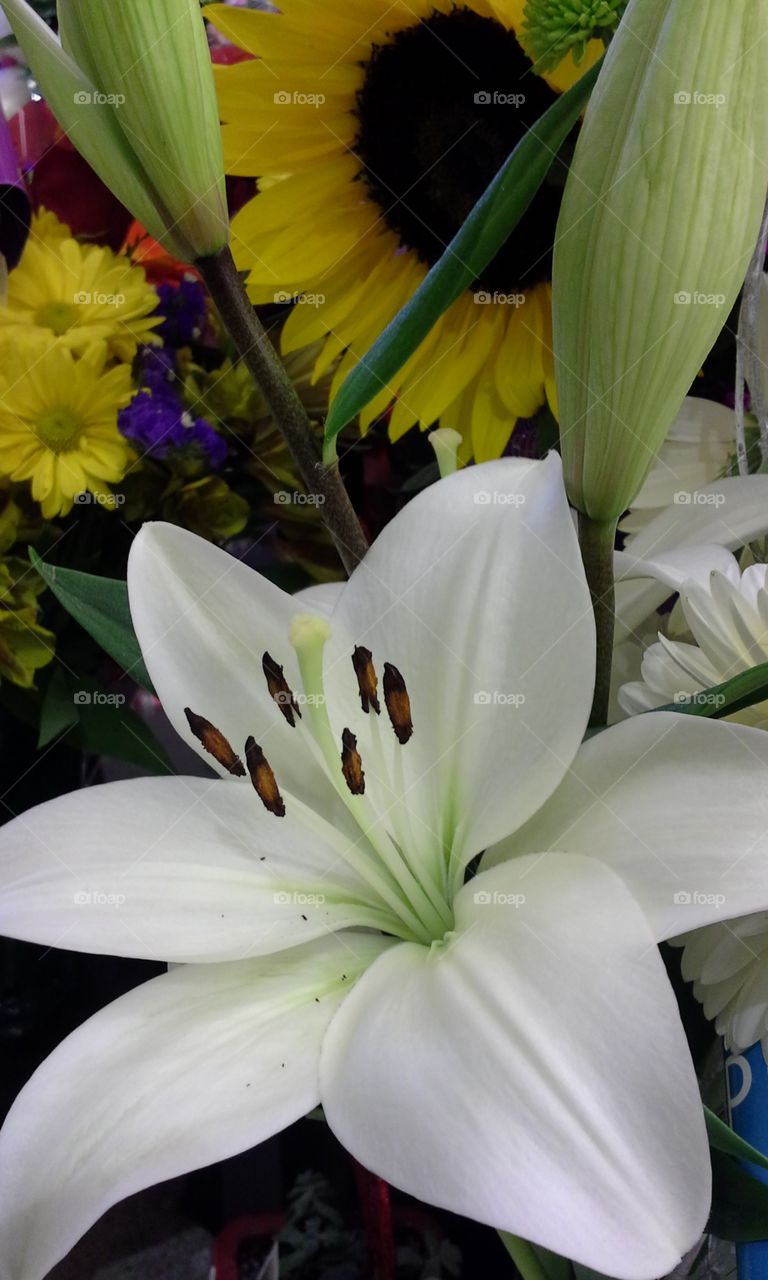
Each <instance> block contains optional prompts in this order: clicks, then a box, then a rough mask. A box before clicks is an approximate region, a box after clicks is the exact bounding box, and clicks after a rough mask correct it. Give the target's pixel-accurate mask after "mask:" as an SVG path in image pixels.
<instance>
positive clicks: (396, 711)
mask: <svg viewBox="0 0 768 1280" xmlns="http://www.w3.org/2000/svg"><path fill="white" fill-rule="evenodd" d="M384 701H385V703H386V705H387V711H388V712H389V718H390V720H391V721H392V728H393V729H394V731H395V737H396V738H397V740H398V742H399V743H400V745H401V747H402V746H405V744H406V742H407V741H408V739H409V738H410V736H411V734H412V733H413V720H412V719H411V700H410V698H409V697H408V690H407V689H406V687H405V681H404V679H403V677H402V676H401V675H400V672H399V671H398V669H397V667H393V666H392V663H391V662H385V663H384Z"/></svg>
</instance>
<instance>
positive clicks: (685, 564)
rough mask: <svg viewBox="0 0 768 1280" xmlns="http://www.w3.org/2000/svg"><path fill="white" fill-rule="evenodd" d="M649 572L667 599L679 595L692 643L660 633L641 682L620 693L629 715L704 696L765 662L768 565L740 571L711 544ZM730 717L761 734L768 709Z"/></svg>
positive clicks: (662, 561) (663, 562)
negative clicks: (664, 589) (667, 595)
mask: <svg viewBox="0 0 768 1280" xmlns="http://www.w3.org/2000/svg"><path fill="white" fill-rule="evenodd" d="M648 568H649V570H651V571H655V574H656V576H657V577H658V578H659V580H660V581H661V582H663V583H664V585H665V587H666V590H667V592H668V594H671V593H672V592H674V591H677V592H679V596H680V606H681V609H682V614H683V618H684V619H685V624H686V626H687V630H688V633H689V635H690V638H691V641H692V643H688V642H683V641H681V640H672V639H670V638H669V637H668V636H666V635H664V634H663V632H661V631H660V632H659V633H658V640H657V641H656V643H655V644H652V645H650V646H649V648H647V649H646V650H645V652H644V654H643V658H642V666H641V679H640V680H639V681H636V682H632V683H628V684H625V685H622V687H621V688H620V689H619V694H618V698H619V704H620V706H621V707H622V709H623V710H624V711H625V712H626V713H627V714H628V715H634V714H636V713H637V712H640V711H649V710H652V709H653V708H654V707H662V706H665V705H666V704H667V703H669V702H675V701H679V700H680V699H682V698H685V697H690V696H692V695H694V694H698V693H702V692H703V691H704V690H706V689H711V688H712V686H713V685H717V684H723V683H724V681H726V680H730V679H732V678H733V676H737V675H739V674H740V673H741V672H743V671H748V670H749V669H750V667H754V666H757V665H758V664H759V663H762V662H768V565H764V564H752V565H750V566H749V567H748V568H747V569H745V570H744V572H743V573H742V571H741V569H740V568H739V563H738V561H737V560H736V558H735V556H733V555H731V553H730V552H729V551H726V550H725V549H724V548H723V547H718V546H712V547H696V548H690V549H688V550H687V551H686V552H684V553H680V552H678V554H677V555H676V556H675V555H667V556H659V557H658V559H657V560H656V561H652V562H650V563H649V565H648ZM730 718H731V719H733V720H736V721H738V722H739V723H741V724H749V725H754V726H755V727H756V728H762V729H764V728H766V727H768V705H767V704H766V703H764V702H763V703H758V704H757V705H755V706H753V707H747V708H746V709H745V710H744V711H739V712H737V713H736V714H735V715H734V716H733V717H730Z"/></svg>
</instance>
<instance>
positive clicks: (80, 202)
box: [9, 101, 131, 251]
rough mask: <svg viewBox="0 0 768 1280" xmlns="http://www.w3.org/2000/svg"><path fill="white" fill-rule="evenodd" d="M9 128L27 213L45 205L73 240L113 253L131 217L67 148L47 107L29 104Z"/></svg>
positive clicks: (119, 243) (85, 164)
mask: <svg viewBox="0 0 768 1280" xmlns="http://www.w3.org/2000/svg"><path fill="white" fill-rule="evenodd" d="M9 124H10V128H11V136H12V137H13V142H14V146H15V148H16V154H17V155H18V157H19V161H20V163H21V168H22V170H23V172H24V173H25V174H26V175H27V190H28V192H29V197H30V199H31V201H32V207H33V208H34V209H39V208H40V206H41V205H44V206H45V208H46V209H50V211H51V213H55V214H56V217H57V218H60V219H61V221H62V222H66V224H67V226H68V227H69V228H70V230H71V231H72V234H73V235H74V236H77V237H78V238H79V239H82V240H92V241H98V243H99V244H108V245H109V247H110V248H111V249H114V250H115V251H117V250H118V249H119V248H120V245H121V243H122V240H123V236H124V235H125V232H126V229H127V227H128V225H129V223H130V221H131V215H130V213H129V212H128V210H127V209H126V208H125V207H124V206H123V205H122V204H121V203H120V201H119V200H116V199H115V197H114V196H113V195H112V192H111V191H110V190H109V188H108V187H105V186H104V183H103V182H102V181H101V178H99V177H97V175H96V174H95V173H94V171H93V169H92V168H91V166H90V165H89V164H88V162H87V161H86V160H84V159H83V157H82V156H81V155H80V154H79V152H77V151H76V150H75V148H74V147H73V146H72V143H71V142H70V141H69V138H68V137H67V135H66V134H65V133H64V132H63V130H62V129H61V128H60V127H59V125H58V124H57V122H56V119H55V117H54V115H53V112H52V111H51V109H50V107H49V106H48V104H47V103H46V102H42V101H37V102H28V103H27V104H26V106H24V107H22V109H21V111H18V112H17V113H16V115H15V116H14V117H13V119H12V120H11V121H9Z"/></svg>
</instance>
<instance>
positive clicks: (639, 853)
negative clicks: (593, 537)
mask: <svg viewBox="0 0 768 1280" xmlns="http://www.w3.org/2000/svg"><path fill="white" fill-rule="evenodd" d="M129 592H130V599H131V608H132V614H133V619H134V623H135V627H136V630H137V633H138V636H139V639H140V642H141V647H142V652H143V656H144V660H145V662H146V666H147V668H148V671H149V673H150V676H151V679H152V681H153V683H154V686H155V688H156V690H157V692H158V694H159V696H160V698H161V700H162V702H163V706H164V707H165V709H166V711H167V714H168V715H169V717H170V718H171V720H172V722H173V724H174V725H175V726H176V728H177V729H178V731H179V733H180V734H181V735H182V736H183V737H184V738H185V739H186V740H187V741H188V742H189V743H191V744H192V745H194V746H196V747H197V748H198V749H199V750H200V751H201V753H202V754H203V756H204V758H205V759H206V761H208V762H209V763H211V764H212V765H214V767H215V769H216V771H217V773H218V774H219V775H220V776H218V777H216V778H191V777H190V778H183V777H162V778H149V779H138V780H132V781H127V782H119V783H112V784H107V785H104V786H98V787H93V788H90V789H88V790H83V791H80V792H77V793H74V794H71V795H67V796H64V797H62V798H60V799H57V800H54V801H51V802H50V803H47V804H43V805H41V806H40V807H38V808H36V809H33V810H31V811H29V812H26V813H24V814H22V815H20V816H19V817H17V818H16V819H15V820H14V821H12V822H11V823H9V824H8V825H7V826H6V827H5V828H4V829H3V831H2V833H0V901H1V907H0V931H2V932H3V933H6V934H10V935H12V936H15V937H18V938H23V939H33V940H36V941H38V942H43V943H46V944H48V945H51V946H59V947H71V948H77V949H80V950H86V951H91V952H96V953H104V952H108V953H111V954H117V955H133V956H139V957H151V958H154V959H162V960H165V961H168V962H173V967H172V968H171V969H170V971H169V972H167V973H165V974H163V975H162V976H160V977H157V978H155V979H153V980H151V981H149V982H148V983H146V984H145V985H143V986H140V987H138V988H137V989H135V990H133V991H131V992H129V994H127V995H125V996H123V997H122V998H120V999H119V1000H117V1001H116V1002H115V1003H114V1004H112V1005H111V1006H109V1007H108V1008H106V1009H104V1010H103V1011H101V1012H100V1013H98V1014H97V1015H95V1016H94V1017H93V1018H91V1019H90V1020H89V1021H88V1022H86V1023H85V1024H84V1025H83V1026H82V1027H81V1028H79V1029H78V1030H77V1031H76V1032H74V1033H73V1034H72V1035H71V1036H70V1037H69V1038H68V1039H67V1040H65V1041H64V1043H63V1044H62V1045H61V1046H60V1047H59V1048H58V1049H56V1050H55V1052H54V1053H53V1054H52V1055H51V1056H50V1057H49V1058H48V1060H47V1061H46V1062H45V1063H44V1064H43V1065H42V1067H40V1069H39V1070H38V1071H37V1072H36V1074H35V1075H34V1076H33V1077H32V1079H31V1081H30V1082H29V1084H28V1085H27V1086H26V1088H25V1089H24V1090H23V1092H22V1093H21V1095H20V1096H19V1098H18V1100H17V1102H16V1104H15V1105H14V1107H13V1108H12V1110H11V1112H10V1114H9V1116H8V1119H7V1121H6V1124H5V1127H4V1129H3V1130H2V1134H1V1135H0V1276H2V1278H3V1280H41V1278H42V1277H43V1276H44V1275H45V1274H46V1272H47V1271H48V1270H49V1268H50V1267H51V1266H52V1265H53V1264H54V1263H55V1262H56V1261H57V1260H58V1259H60V1258H61V1257H62V1256H63V1254H64V1253H65V1252H66V1251H67V1250H68V1249H69V1248H70V1247H71V1246H72V1244H73V1243H74V1242H75V1241H76V1239H77V1238H78V1237H79V1236H80V1235H81V1234H82V1233H83V1232H84V1231H85V1230H86V1229H87V1228H88V1227H89V1226H90V1225H91V1224H92V1223H93V1222H94V1221H95V1220H96V1218H97V1217H99V1215H100V1214H101V1213H103V1212H104V1211H105V1210H106V1209H107V1208H108V1207H109V1206H110V1205H111V1204H113V1203H114V1202H115V1201H117V1200H119V1199H121V1198H123V1197H125V1196H128V1195H130V1194H131V1193H133V1192H135V1191H137V1190H139V1189H140V1188H143V1187H146V1186H148V1185H150V1184H152V1183H155V1182H158V1181H161V1180H164V1179H166V1178H169V1177H172V1176H175V1175H179V1174H181V1173H183V1172H186V1171H188V1170H191V1169H193V1168H196V1167H198V1166H201V1165H206V1164H209V1163H210V1162H212V1161H217V1160H220V1159H223V1158H224V1157H227V1156H229V1155H232V1154H234V1153H236V1152H239V1151H242V1150H244V1149H247V1148H249V1147H251V1146H252V1145H254V1144H256V1143H258V1142H261V1141H262V1140H264V1139H266V1138H268V1137H269V1136H271V1135H272V1134H274V1133H276V1132H278V1131H279V1130H281V1129H282V1128H284V1127H285V1126H286V1125H288V1124H291V1123H292V1122H293V1121H296V1120H298V1119H299V1118H300V1117H302V1116H304V1115H305V1114H306V1113H307V1112H309V1111H310V1110H311V1109H312V1108H313V1107H315V1106H317V1105H318V1103H322V1106H323V1108H324V1110H325V1116H326V1119H327V1122H328V1124H329V1126H330V1128H331V1129H332V1130H333V1132H334V1133H335V1134H336V1135H337V1137H338V1138H339V1140H340V1141H341V1143H342V1144H343V1145H344V1146H345V1147H346V1148H347V1150H348V1151H350V1152H351V1153H352V1154H353V1155H354V1156H355V1157H356V1158H357V1159H358V1160H359V1161H360V1162H361V1163H362V1164H363V1165H365V1166H366V1167H368V1168H369V1169H371V1170H373V1171H374V1172H375V1173H377V1174H379V1175H380V1176H381V1177H383V1178H385V1179H387V1180H388V1181H389V1182H391V1183H392V1184H393V1185H394V1186H396V1187H399V1188H401V1189H402V1190H404V1191H406V1192H408V1193H411V1194H413V1195H415V1196H417V1197H419V1198H420V1199H422V1200H425V1201H427V1202H430V1203H432V1204H435V1205H438V1206H441V1207H444V1208H447V1209H450V1210H453V1211H455V1212H458V1213H461V1214H465V1215H467V1216H469V1217H471V1218H474V1219H476V1220H477V1221H479V1222H482V1223H487V1224H489V1225H490V1226H492V1227H496V1228H500V1229H504V1230H506V1231H508V1232H511V1233H513V1234H515V1235H517V1236H520V1237H523V1238H525V1239H527V1240H530V1241H533V1242H535V1243H537V1244H540V1245H543V1246H546V1247H548V1248H549V1249H552V1250H554V1251H555V1252H557V1253H559V1254H562V1255H565V1256H567V1257H570V1258H572V1259H574V1260H576V1261H578V1262H580V1263H583V1264H585V1265H587V1266H590V1267H593V1268H595V1269H597V1270H599V1271H601V1272H603V1273H605V1274H608V1275H611V1276H615V1277H620V1278H625V1280H652V1278H653V1277H658V1276H661V1275H663V1274H664V1273H666V1272H668V1271H670V1270H671V1269H672V1268H673V1267H674V1266H675V1265H676V1263H677V1262H678V1260H679V1259H680V1257H681V1256H682V1255H683V1254H684V1253H685V1252H686V1251H687V1250H688V1249H689V1248H690V1247H692V1246H693V1244H694V1243H695V1242H696V1241H697V1239H698V1238H699V1235H700V1233H701V1232H702V1230H703V1228H704V1225H705V1222H706V1220H707V1215H708V1211H709V1205H710V1174H709V1157H708V1149H707V1139H706V1134H705V1126H704V1119H703V1115H702V1108H701V1102H700V1098H699V1092H698V1088H697V1082H696V1076H695V1073H694V1069H693V1065H692V1062H691V1059H690V1055H689V1052H688V1048H687V1045H686V1040H685V1036H684V1033H683V1027H682V1023H681V1021H680V1018H679V1014H678V1010H677V1005H676V1002H675V999H674V995H673V992H672V989H671V987H670V985H669V982H668V979H667V976H666V972H665V969H664V965H663V963H662V961H661V959H660V956H659V954H658V950H657V945H656V944H657V942H658V941H659V940H661V939H664V938H667V937H670V936H672V935H679V934H681V933H682V932H684V931H686V930H689V929H692V928H697V927H699V926H701V925H704V924H708V923H711V922H712V921H713V920H715V919H718V920H722V919H725V918H727V917H729V916H731V915H739V914H743V913H745V912H746V911H755V910H762V909H768V870H766V868H768V860H767V859H766V855H767V854H768V835H767V834H766V833H767V832H768V793H767V791H766V787H765V776H766V768H767V767H768V736H766V735H765V734H762V733H760V732H759V731H757V730H754V729H750V728H746V727H743V726H733V725H727V726H726V725H721V724H713V723H708V722H702V721H700V720H698V719H695V718H690V717H683V716H676V715H670V714H665V713H660V714H653V715H646V716H640V717H637V718H636V719H632V720H628V721H626V722H625V723H623V724H620V725H618V726H616V727H615V728H612V729H609V730H607V731H606V732H604V733H601V734H598V735H596V736H593V737H592V738H591V739H590V740H589V741H588V742H587V743H586V744H582V739H583V736H584V732H585V729H586V725H587V719H588V715H589V709H590V703H591V696H592V686H593V680H594V663H595V654H594V624H593V617H592V610H591V604H590V598H589V593H588V590H587V586H586V582H585V577H584V573H583V569H582V565H581V560H580V555H579V548H578V544H577V540H576V535H575V532H574V525H573V521H572V519H571V515H570V512H569V509H568V506H567V502H566V499H565V494H564V488H563V481H562V471H561V466H560V462H559V460H558V458H557V457H556V455H554V454H553V455H550V457H549V458H548V459H546V460H545V461H543V462H528V461H523V460H519V459H517V460H510V459H507V460H502V461H499V462H491V463H487V464H485V465H482V466H476V467H473V468H469V469H467V470H465V471H462V472H459V473H457V474H454V475H452V476H450V477H448V478H446V479H444V480H442V481H440V482H439V483H437V484H435V485H433V486H431V487H430V488H428V489H427V490H426V491H425V492H424V493H423V494H421V495H420V496H418V497H416V498H415V499H413V500H412V501H411V502H410V503H409V504H408V505H407V506H406V507H405V509H404V510H403V511H402V512H401V513H400V514H399V515H398V516H397V517H396V518H395V519H394V520H393V521H392V522H391V523H390V524H389V525H388V526H387V527H386V528H385V530H384V532H383V533H382V534H381V536H380V537H379V538H378V540H377V541H376V542H375V544H374V545H373V547H372V548H371V549H370V551H369V553H368V555H367V556H366V558H365V560H364V561H363V562H362V564H361V565H360V566H359V567H358V568H357V569H356V570H355V572H354V573H353V575H352V577H351V578H350V580H349V582H347V583H346V584H344V585H343V586H339V587H338V588H336V589H332V590H329V589H328V588H323V589H322V591H321V592H319V593H312V592H310V593H307V594H306V595H305V597H304V598H303V599H298V598H296V597H291V596H289V595H286V594H284V593H283V592H282V591H280V590H279V589H278V588H277V587H276V586H274V585H273V584H271V583H270V582H269V581H267V580H266V579H264V578H262V577H260V576H259V575H258V574H256V573H254V572H253V571H251V570H249V569H248V568H246V567H245V566H243V565H242V564H241V563H240V562H239V561H237V560H236V559H234V558H233V557H231V556H229V555H227V554H226V553H225V552H223V551H221V550H218V549H216V548H214V547H213V546H211V545H210V544H208V543H206V542H204V541H202V540H200V539H198V538H196V537H194V536H193V535H191V534H189V533H186V532H184V531H182V530H180V529H178V528H176V527H173V526H169V525H162V524H156V525H148V526H145V527H144V528H143V530H142V532H141V533H140V534H139V535H138V537H137V538H136V540H135V543H134V545H133V550H132V554H131V560H130V566H129ZM478 868H479V869H478ZM472 872H475V874H474V875H473V874H472Z"/></svg>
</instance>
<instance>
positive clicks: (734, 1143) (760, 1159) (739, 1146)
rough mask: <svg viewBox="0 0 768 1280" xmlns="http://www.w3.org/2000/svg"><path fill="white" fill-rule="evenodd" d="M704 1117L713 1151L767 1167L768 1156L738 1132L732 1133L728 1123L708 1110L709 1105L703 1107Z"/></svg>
mask: <svg viewBox="0 0 768 1280" xmlns="http://www.w3.org/2000/svg"><path fill="white" fill-rule="evenodd" d="M704 1119H705V1121H706V1125H707V1136H708V1137H709V1145H710V1147H712V1148H713V1149H714V1150H715V1151H721V1152H722V1153H723V1154H724V1155H727V1156H734V1157H735V1158H736V1159H737V1160H748V1161H749V1162H750V1163H751V1164H756V1165H759V1166H760V1168H761V1169H768V1156H764V1155H763V1153H762V1152H761V1151H758V1150H757V1147H753V1146H751V1144H750V1143H749V1142H747V1141H746V1140H745V1139H744V1138H740V1137H739V1135H738V1133H734V1132H733V1129H731V1127H730V1125H727V1124H726V1123H725V1121H724V1120H721V1119H720V1117H719V1116H716V1115H715V1113H714V1111H710V1109H709V1107H705V1108H704Z"/></svg>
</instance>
